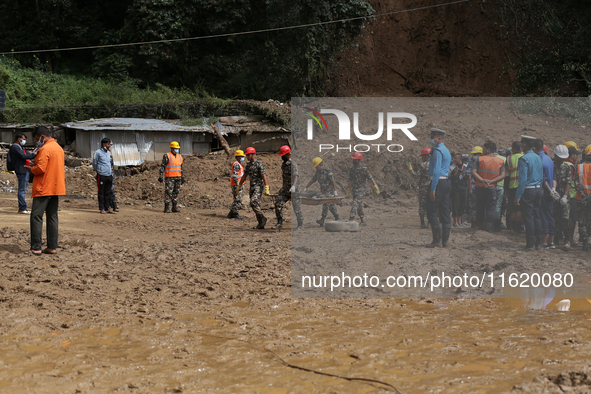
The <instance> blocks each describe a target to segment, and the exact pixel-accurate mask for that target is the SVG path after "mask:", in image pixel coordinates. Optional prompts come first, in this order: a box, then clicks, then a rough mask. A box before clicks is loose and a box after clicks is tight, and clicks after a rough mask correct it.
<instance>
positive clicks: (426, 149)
mask: <svg viewBox="0 0 591 394" xmlns="http://www.w3.org/2000/svg"><path fill="white" fill-rule="evenodd" d="M430 154H431V148H423V150H421V155H430Z"/></svg>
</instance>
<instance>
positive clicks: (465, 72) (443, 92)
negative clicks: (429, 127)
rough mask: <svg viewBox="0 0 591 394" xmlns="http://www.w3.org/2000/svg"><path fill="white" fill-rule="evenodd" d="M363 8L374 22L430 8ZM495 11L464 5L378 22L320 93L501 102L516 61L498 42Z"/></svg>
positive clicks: (380, 3)
mask: <svg viewBox="0 0 591 394" xmlns="http://www.w3.org/2000/svg"><path fill="white" fill-rule="evenodd" d="M370 3H371V4H372V6H373V7H374V9H375V10H376V14H384V13H389V12H394V11H400V10H406V9H411V8H415V9H416V8H420V7H425V6H430V5H434V4H437V2H433V1H425V0H419V1H414V2H409V1H403V2H399V1H384V0H373V1H370ZM439 3H444V2H439ZM498 9H499V5H498V2H497V1H496V0H494V1H490V2H477V1H470V2H467V3H461V4H454V5H449V6H444V7H439V8H431V9H425V10H417V11H413V12H405V13H397V14H393V15H386V16H378V17H377V18H376V20H374V21H372V22H370V23H369V24H368V25H367V27H366V29H365V30H364V35H363V36H361V37H358V39H357V42H358V46H355V47H353V48H349V49H346V50H345V51H344V52H343V54H342V55H341V56H340V57H339V59H337V61H336V63H337V65H336V67H335V69H334V70H333V71H332V72H331V73H330V75H329V85H328V89H327V92H328V94H329V95H332V96H340V97H352V96H357V97H397V96H417V95H418V96H508V95H509V94H510V93H511V90H512V84H513V82H514V81H513V79H512V76H513V75H514V72H513V71H509V68H510V66H511V65H512V62H513V61H515V60H516V56H515V55H514V54H513V53H512V50H511V48H512V47H513V45H512V43H511V42H507V41H503V40H501V39H499V37H500V36H501V34H500V33H501V31H502V29H503V27H502V26H501V23H500V20H499V18H498ZM511 56H512V57H513V58H511ZM505 71H508V72H505Z"/></svg>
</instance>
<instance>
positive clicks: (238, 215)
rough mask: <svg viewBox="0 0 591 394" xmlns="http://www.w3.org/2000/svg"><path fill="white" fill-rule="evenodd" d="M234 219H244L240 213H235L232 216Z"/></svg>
mask: <svg viewBox="0 0 591 394" xmlns="http://www.w3.org/2000/svg"><path fill="white" fill-rule="evenodd" d="M233 218H234V219H244V218H243V217H242V216H240V214H238V213H236V214H234V216H233Z"/></svg>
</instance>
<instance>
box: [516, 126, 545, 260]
mask: <svg viewBox="0 0 591 394" xmlns="http://www.w3.org/2000/svg"><path fill="white" fill-rule="evenodd" d="M535 140H536V138H535V137H529V136H527V135H522V136H521V147H522V149H523V151H524V152H525V154H524V155H523V156H521V157H520V158H519V164H518V165H517V170H518V172H519V184H518V186H517V190H516V191H515V205H516V206H520V207H521V216H522V218H523V224H524V225H525V237H526V239H527V242H526V246H525V250H535V249H536V244H537V245H539V244H540V243H541V240H542V219H541V217H540V204H541V202H542V195H543V191H542V181H543V179H544V168H543V162H542V158H541V157H540V156H538V155H537V154H536V153H535V152H534V150H533V148H534V143H535Z"/></svg>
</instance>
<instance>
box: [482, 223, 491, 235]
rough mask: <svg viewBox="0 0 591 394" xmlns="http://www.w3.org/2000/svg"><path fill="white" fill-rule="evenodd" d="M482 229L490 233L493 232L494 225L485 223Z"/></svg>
mask: <svg viewBox="0 0 591 394" xmlns="http://www.w3.org/2000/svg"><path fill="white" fill-rule="evenodd" d="M482 229H483V230H484V231H487V232H489V233H492V232H493V224H492V223H491V222H484V225H483V226H482Z"/></svg>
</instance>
